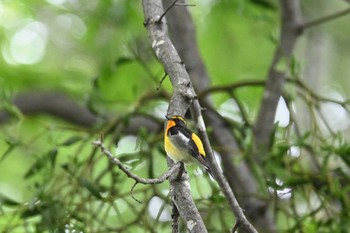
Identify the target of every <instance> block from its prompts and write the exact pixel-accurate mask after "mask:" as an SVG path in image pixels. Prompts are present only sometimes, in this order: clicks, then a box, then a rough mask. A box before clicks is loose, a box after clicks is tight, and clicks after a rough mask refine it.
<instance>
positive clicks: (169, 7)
mask: <svg viewBox="0 0 350 233" xmlns="http://www.w3.org/2000/svg"><path fill="white" fill-rule="evenodd" d="M177 1H178V0H175V1H174V2H173V3H171V4H170V6H168V8H166V10H165V11H164V12H163V14H162V15H161V16H160V17H159V19H158V20H157V23H160V22H162V19H163V17H164V16H165V15H166V13H168V11H169V10H170V9H171V8H173V7H174V6H175V4H176V2H177Z"/></svg>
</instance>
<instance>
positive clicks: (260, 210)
mask: <svg viewBox="0 0 350 233" xmlns="http://www.w3.org/2000/svg"><path fill="white" fill-rule="evenodd" d="M166 2H167V1H166V0H163V3H164V4H166ZM180 2H183V1H180ZM166 18H167V20H168V25H169V31H170V34H171V36H172V41H173V42H174V45H175V47H176V49H177V51H178V52H179V54H180V56H181V58H182V59H183V60H184V62H185V64H186V69H187V71H188V73H189V76H190V78H191V80H192V82H193V86H194V88H195V89H196V90H197V91H198V92H199V93H203V94H200V99H199V100H200V103H201V104H202V105H203V106H204V107H207V110H206V111H203V115H204V117H205V118H206V122H207V123H208V124H209V125H210V126H211V128H212V130H213V135H212V138H213V139H214V140H215V144H216V146H217V147H218V148H222V150H221V151H220V155H221V158H222V161H223V163H222V165H223V168H224V173H225V177H226V178H227V180H228V182H229V185H230V188H231V189H232V190H233V191H234V193H235V194H236V195H237V196H238V197H241V198H239V201H240V202H241V203H242V206H243V208H244V210H245V214H246V215H247V217H248V218H249V219H250V221H251V222H252V223H253V225H254V226H256V227H257V228H258V229H259V230H260V229H263V232H274V231H275V230H276V227H275V223H274V219H273V216H272V214H271V213H270V212H269V211H268V203H267V202H266V201H265V200H261V199H258V198H256V197H254V195H255V196H256V194H257V193H259V191H258V184H257V182H256V181H255V178H254V176H253V174H252V172H251V171H250V169H249V167H248V165H247V163H246V162H245V161H242V162H241V163H240V164H234V163H233V159H234V156H235V154H236V153H238V147H237V143H236V141H235V139H234V137H233V135H232V131H231V129H230V127H229V126H228V125H227V123H226V121H225V119H224V118H223V117H222V116H220V115H219V113H217V112H214V111H210V110H209V109H214V107H213V106H214V105H213V103H212V100H211V98H210V95H208V94H209V92H210V90H211V89H210V78H209V75H208V73H207V71H206V68H205V65H204V63H203V61H202V59H201V56H200V53H199V50H198V45H197V42H196V35H195V27H194V24H193V21H192V18H191V15H190V13H189V12H188V10H187V8H182V7H178V8H176V9H173V10H172V11H170V12H169V13H168V14H167V16H166ZM178 19H181V21H179V20H178ZM245 84H247V85H263V82H247V83H244V84H243V83H242V85H240V84H237V85H236V84H233V85H232V86H227V89H226V87H219V90H222V89H225V90H229V91H231V89H234V88H236V87H240V86H244V85H245ZM213 91H216V89H215V88H213ZM197 109H198V107H197ZM195 115H196V117H195V119H197V116H198V114H195ZM199 119H200V118H199ZM197 121H198V120H197ZM199 122H200V121H199ZM198 129H199V133H200V136H201V138H202V139H203V138H205V137H206V134H205V133H204V131H203V130H201V129H203V127H201V126H199V127H198ZM204 145H208V143H206V142H205V143H204ZM206 151H210V153H211V149H210V147H209V148H206ZM212 162H213V161H212ZM220 186H221V187H224V185H223V184H220ZM225 188H227V187H226V186H225ZM228 200H229V201H230V199H228ZM231 206H233V203H231ZM245 232H249V230H248V231H245Z"/></svg>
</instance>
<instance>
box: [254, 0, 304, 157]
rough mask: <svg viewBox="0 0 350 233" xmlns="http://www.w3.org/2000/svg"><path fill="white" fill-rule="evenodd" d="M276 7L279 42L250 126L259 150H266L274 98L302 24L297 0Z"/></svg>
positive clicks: (271, 128) (273, 117)
mask: <svg viewBox="0 0 350 233" xmlns="http://www.w3.org/2000/svg"><path fill="white" fill-rule="evenodd" d="M280 6H281V12H282V26H281V27H282V28H281V36H280V44H279V45H278V46H277V49H276V51H275V55H274V57H273V60H272V63H271V67H270V70H269V74H268V79H267V83H266V87H265V93H264V96H263V99H262V102H261V105H260V111H259V114H258V117H257V121H256V124H255V129H254V138H255V145H256V148H257V150H262V151H263V152H264V151H266V150H268V147H269V145H270V138H271V137H270V136H271V133H272V130H273V125H274V119H275V114H276V109H277V104H278V100H279V98H280V97H281V95H282V90H283V87H284V83H285V79H286V77H287V72H288V69H289V65H290V59H291V56H292V51H293V48H294V45H295V43H296V40H297V38H298V37H299V35H300V33H301V25H302V18H301V10H300V5H299V0H280ZM281 66H283V68H282V69H285V70H284V71H282V70H281ZM260 152H261V151H260Z"/></svg>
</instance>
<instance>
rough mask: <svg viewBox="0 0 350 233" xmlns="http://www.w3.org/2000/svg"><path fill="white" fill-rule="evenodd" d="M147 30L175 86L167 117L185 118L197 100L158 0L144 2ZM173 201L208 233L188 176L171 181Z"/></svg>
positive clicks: (193, 226) (194, 228) (194, 226)
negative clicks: (191, 104) (161, 17)
mask: <svg viewBox="0 0 350 233" xmlns="http://www.w3.org/2000/svg"><path fill="white" fill-rule="evenodd" d="M142 3H143V11H144V17H145V22H144V24H145V26H146V28H147V30H148V32H149V38H150V40H151V43H152V48H153V50H154V52H155V54H156V56H157V58H158V60H159V61H160V62H161V63H162V65H163V66H164V68H165V72H166V73H167V74H168V75H169V77H170V80H171V83H172V85H173V89H174V92H173V96H172V98H171V100H170V104H169V108H168V112H167V114H168V115H175V114H176V115H182V116H184V115H185V112H186V110H187V109H188V108H189V106H190V103H191V101H192V100H193V99H195V98H196V96H195V93H194V90H193V88H192V87H191V84H190V81H189V80H190V79H189V77H188V74H187V72H186V70H185V68H184V65H183V63H182V61H181V59H180V57H179V55H178V54H177V51H176V50H175V48H174V46H173V45H172V43H171V41H170V40H169V37H168V31H167V26H166V23H165V20H164V19H163V20H161V21H160V22H159V19H160V16H161V15H162V14H163V6H162V3H161V2H160V1H158V0H143V1H142ZM169 181H170V191H171V194H172V201H173V203H174V204H175V205H176V207H177V209H178V210H179V213H180V216H181V217H182V218H183V219H184V221H185V223H186V226H187V229H188V230H189V231H190V232H198V233H205V232H207V229H206V228H205V225H204V223H203V220H202V218H201V216H200V214H199V212H198V209H197V208H196V206H195V204H194V202H193V200H192V197H191V192H190V189H189V183H188V176H187V175H186V174H184V175H183V176H182V178H181V179H175V177H173V179H172V178H170V180H169Z"/></svg>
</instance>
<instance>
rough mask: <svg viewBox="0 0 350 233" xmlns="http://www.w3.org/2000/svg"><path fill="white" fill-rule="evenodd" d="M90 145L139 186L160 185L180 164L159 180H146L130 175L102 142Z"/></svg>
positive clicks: (94, 142)
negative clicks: (139, 184) (98, 149)
mask: <svg viewBox="0 0 350 233" xmlns="http://www.w3.org/2000/svg"><path fill="white" fill-rule="evenodd" d="M92 144H93V145H94V146H96V147H98V148H100V149H101V152H102V153H103V154H105V155H106V156H107V157H108V158H109V160H110V161H111V162H112V164H114V165H116V166H118V168H119V169H120V170H122V171H123V172H124V173H125V174H126V175H127V176H128V177H130V178H131V179H133V180H135V181H136V184H137V183H141V184H160V183H163V182H164V181H165V180H167V179H169V177H170V176H171V175H172V174H174V173H176V172H175V171H176V170H178V169H179V168H180V166H181V164H180V163H176V164H174V165H173V166H172V167H170V168H169V170H168V171H167V172H165V173H164V174H163V175H161V176H160V177H159V178H154V179H146V178H142V177H139V176H137V175H136V174H134V173H132V172H131V171H129V169H127V168H126V167H125V166H124V165H123V163H122V162H120V160H119V159H117V158H116V157H115V156H113V154H112V153H111V152H110V151H109V150H108V149H107V148H106V147H105V146H104V145H103V143H102V140H96V141H93V142H92Z"/></svg>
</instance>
